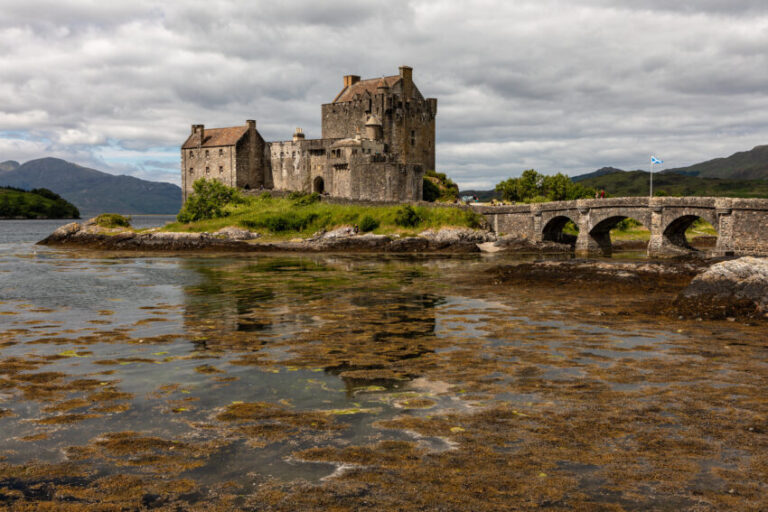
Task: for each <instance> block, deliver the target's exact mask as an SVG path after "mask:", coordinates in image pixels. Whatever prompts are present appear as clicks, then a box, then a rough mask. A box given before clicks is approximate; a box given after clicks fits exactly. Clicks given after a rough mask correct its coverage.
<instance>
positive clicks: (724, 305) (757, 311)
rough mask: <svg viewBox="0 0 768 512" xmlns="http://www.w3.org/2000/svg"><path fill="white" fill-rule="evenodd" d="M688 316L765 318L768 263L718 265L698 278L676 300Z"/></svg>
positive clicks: (761, 260) (759, 260)
mask: <svg viewBox="0 0 768 512" xmlns="http://www.w3.org/2000/svg"><path fill="white" fill-rule="evenodd" d="M676 305H677V307H678V308H679V309H680V310H681V312H683V313H686V314H689V315H690V314H696V315H703V316H706V317H710V318H727V317H734V318H735V317H740V316H748V317H751V316H763V315H764V314H765V313H766V311H768V259H766V258H754V257H750V256H747V257H743V258H738V259H735V260H730V261H723V262H720V263H716V264H714V265H712V266H711V267H709V269H707V270H706V271H704V272H702V273H701V274H699V275H697V276H696V277H695V278H694V279H693V280H692V281H691V284H690V285H688V287H687V288H686V289H685V290H683V291H682V293H680V295H679V296H678V298H677V300H676Z"/></svg>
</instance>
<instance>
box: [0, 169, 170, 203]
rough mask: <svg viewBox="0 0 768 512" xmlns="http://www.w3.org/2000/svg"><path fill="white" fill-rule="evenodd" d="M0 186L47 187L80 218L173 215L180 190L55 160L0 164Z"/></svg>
mask: <svg viewBox="0 0 768 512" xmlns="http://www.w3.org/2000/svg"><path fill="white" fill-rule="evenodd" d="M0 186H11V187H17V188H22V189H26V190H30V189H35V188H47V189H50V190H52V191H53V192H55V193H57V194H59V195H61V196H62V197H63V198H64V199H66V200H68V201H69V202H71V203H73V204H74V205H75V206H77V208H78V209H79V210H80V212H82V213H83V214H84V215H90V214H94V213H103V212H115V213H127V214H140V213H166V214H168V213H177V212H178V211H179V208H181V189H180V188H179V187H178V186H176V185H173V184H171V183H161V182H156V181H147V180H142V179H139V178H134V177H132V176H115V175H113V174H108V173H105V172H101V171H97V170H95V169H89V168H87V167H82V166H80V165H77V164H73V163H71V162H67V161H65V160H61V159H59V158H40V159H38V160H31V161H29V162H26V163H24V164H23V165H19V163H18V162H14V161H11V160H9V161H7V162H3V163H2V164H0Z"/></svg>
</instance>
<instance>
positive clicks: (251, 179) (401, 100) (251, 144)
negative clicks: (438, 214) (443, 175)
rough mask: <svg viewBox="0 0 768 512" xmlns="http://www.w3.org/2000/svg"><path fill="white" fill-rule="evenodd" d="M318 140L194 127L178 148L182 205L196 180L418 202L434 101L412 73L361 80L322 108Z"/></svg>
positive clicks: (347, 82) (351, 78) (431, 156)
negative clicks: (275, 138) (272, 139)
mask: <svg viewBox="0 0 768 512" xmlns="http://www.w3.org/2000/svg"><path fill="white" fill-rule="evenodd" d="M321 110H322V138H320V139H306V138H305V137H304V133H303V132H302V130H301V129H300V128H297V129H296V132H295V133H294V134H293V139H292V140H288V141H280V142H265V141H264V139H263V138H262V136H261V135H260V134H259V132H258V130H257V129H256V121H246V124H245V125H244V126H234V127H230V128H209V129H206V128H205V126H204V125H201V124H195V125H192V133H191V134H190V136H189V138H187V140H186V142H184V144H183V145H182V146H181V182H182V190H183V200H184V201H186V200H187V198H188V197H189V196H190V195H191V194H192V184H193V183H194V181H195V180H197V179H200V178H205V179H216V180H219V181H221V182H223V183H225V184H227V185H230V186H233V187H238V188H241V189H246V190H249V189H250V190H253V189H275V190H286V191H298V192H307V193H308V192H318V193H321V194H328V195H330V196H334V197H342V198H349V199H359V200H371V201H420V200H421V199H422V186H423V177H424V172H425V171H426V170H433V169H434V168H435V116H436V115H437V99H435V98H426V99H425V98H424V97H423V96H422V95H421V92H420V91H419V89H418V88H417V87H416V85H415V84H414V83H413V70H412V68H410V67H408V66H401V67H400V73H399V74H398V75H394V76H386V77H383V78H380V79H378V78H374V79H370V80H360V77H359V76H355V75H347V76H345V77H344V88H343V89H342V90H341V92H339V94H337V95H336V98H334V100H333V101H332V102H331V103H326V104H324V105H322V109H321Z"/></svg>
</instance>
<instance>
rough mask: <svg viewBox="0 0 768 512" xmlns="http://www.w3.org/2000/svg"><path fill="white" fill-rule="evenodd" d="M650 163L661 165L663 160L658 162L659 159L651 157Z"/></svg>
mask: <svg viewBox="0 0 768 512" xmlns="http://www.w3.org/2000/svg"><path fill="white" fill-rule="evenodd" d="M651 163H652V164H663V163H664V160H659V159H658V158H656V157H655V156H652V157H651Z"/></svg>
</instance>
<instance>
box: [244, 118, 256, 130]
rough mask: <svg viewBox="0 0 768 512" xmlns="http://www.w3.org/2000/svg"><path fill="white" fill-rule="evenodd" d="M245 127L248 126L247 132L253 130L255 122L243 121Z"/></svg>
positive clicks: (250, 120)
mask: <svg viewBox="0 0 768 512" xmlns="http://www.w3.org/2000/svg"><path fill="white" fill-rule="evenodd" d="M245 124H246V126H248V131H251V130H255V129H256V121H254V120H253V119H248V120H247V121H245Z"/></svg>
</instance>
